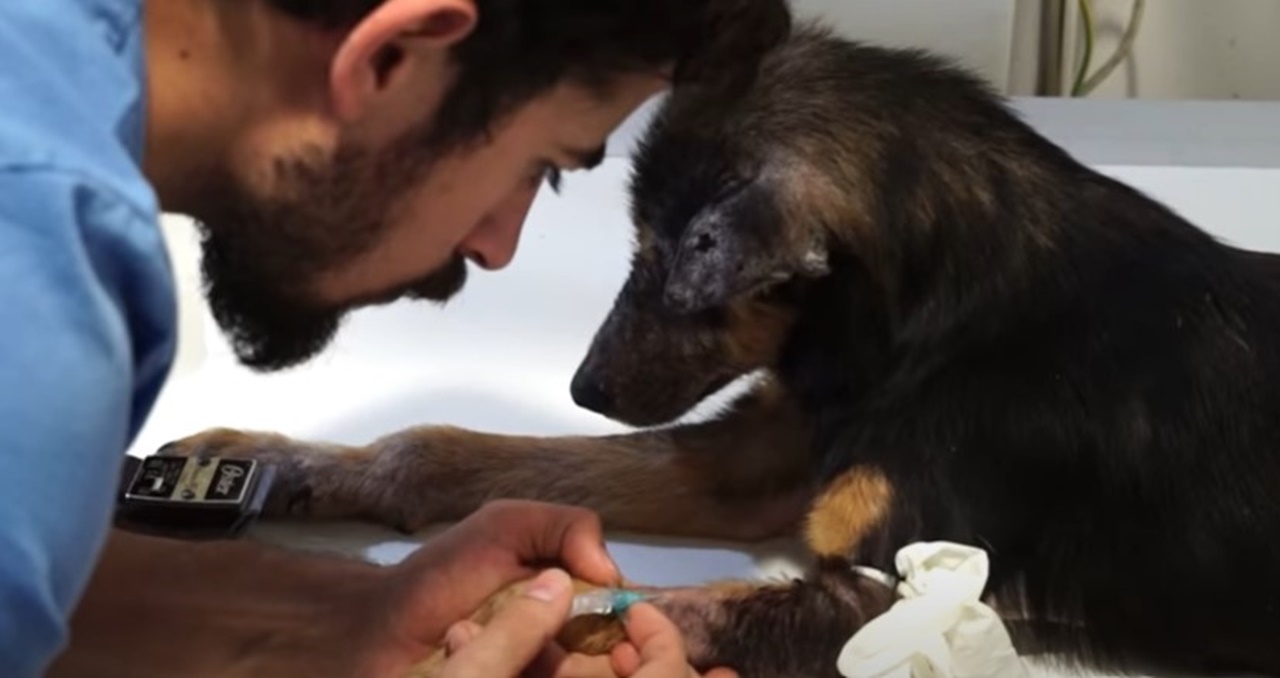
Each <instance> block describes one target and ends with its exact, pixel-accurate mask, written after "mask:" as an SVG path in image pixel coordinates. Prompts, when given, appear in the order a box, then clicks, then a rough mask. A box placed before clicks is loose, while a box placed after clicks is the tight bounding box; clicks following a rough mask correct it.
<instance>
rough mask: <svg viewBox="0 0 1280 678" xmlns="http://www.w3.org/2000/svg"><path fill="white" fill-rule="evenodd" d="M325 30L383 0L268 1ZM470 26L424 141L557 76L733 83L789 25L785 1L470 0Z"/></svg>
mask: <svg viewBox="0 0 1280 678" xmlns="http://www.w3.org/2000/svg"><path fill="white" fill-rule="evenodd" d="M267 1H268V2H270V3H271V4H272V5H273V6H275V7H276V8H278V9H280V10H281V11H283V12H286V13H288V14H290V15H292V16H294V17H296V18H298V19H301V20H305V21H309V22H313V23H316V24H318V25H321V26H324V27H327V28H341V27H347V26H353V25H355V24H356V23H357V22H359V21H360V20H361V19H362V18H363V17H365V16H366V15H367V14H368V13H369V12H371V11H373V10H374V9H375V8H376V7H377V6H378V5H381V4H382V2H383V0H267ZM475 1H476V6H477V11H478V15H479V20H478V23H477V25H476V28H475V30H474V31H473V32H472V34H471V35H469V36H468V37H467V38H466V39H465V40H463V41H462V42H461V43H459V44H458V45H457V46H456V47H455V48H454V51H453V58H454V60H455V63H456V64H457V66H458V69H459V72H458V79H457V81H456V83H457V84H455V85H454V87H453V90H452V91H451V92H450V93H449V95H448V96H447V97H446V99H445V101H444V103H443V105H442V106H441V108H440V110H439V111H438V112H437V115H436V117H435V119H434V120H433V125H432V131H431V135H430V143H431V144H432V145H433V146H450V145H453V144H458V143H463V142H467V141H470V140H473V139H475V138H477V137H480V136H483V135H484V134H485V133H486V132H487V131H488V129H489V126H490V125H491V124H493V123H494V121H495V120H497V119H498V118H500V117H501V116H503V115H505V114H507V113H510V112H511V111H513V110H514V109H515V108H518V107H519V106H521V105H522V104H524V103H527V102H528V101H529V100H530V99H532V98H534V97H535V96H537V95H539V94H541V93H543V92H545V91H546V90H547V89H549V88H550V87H552V86H554V85H556V84H557V83H559V82H561V81H563V80H565V79H570V80H572V81H574V82H578V83H582V84H585V85H587V86H589V87H592V88H599V87H603V86H607V85H608V83H609V82H610V81H611V80H612V79H613V78H614V77H615V76H617V75H619V74H623V73H628V72H638V71H651V70H653V69H655V68H658V67H660V66H663V65H666V64H671V65H673V66H674V67H675V73H674V79H673V85H676V86H679V85H680V84H682V83H687V82H699V83H705V84H708V85H712V86H726V87H735V86H739V85H742V84H745V83H746V82H749V81H750V79H751V78H752V77H754V74H755V71H756V68H757V65H758V63H759V60H760V58H761V57H762V55H763V53H764V52H766V51H767V50H769V49H770V48H772V47H773V46H774V45H776V44H778V43H779V42H781V41H782V39H783V38H784V37H785V36H786V35H787V33H788V32H789V31H790V28H791V12H790V8H789V7H788V0H475Z"/></svg>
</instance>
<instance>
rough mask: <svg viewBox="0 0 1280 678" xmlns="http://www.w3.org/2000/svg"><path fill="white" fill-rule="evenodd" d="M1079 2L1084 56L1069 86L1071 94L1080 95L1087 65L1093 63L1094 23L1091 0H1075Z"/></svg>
mask: <svg viewBox="0 0 1280 678" xmlns="http://www.w3.org/2000/svg"><path fill="white" fill-rule="evenodd" d="M1077 1H1078V2H1079V4H1080V18H1081V20H1082V21H1083V23H1084V57H1083V58H1082V59H1081V60H1080V66H1079V67H1078V68H1077V69H1076V81H1075V84H1074V85H1072V86H1071V96H1073V97H1076V96H1080V94H1081V93H1083V92H1084V81H1085V78H1086V77H1088V74H1089V66H1091V65H1092V63H1093V40H1094V35H1093V31H1094V23H1093V2H1092V1H1091V0H1077Z"/></svg>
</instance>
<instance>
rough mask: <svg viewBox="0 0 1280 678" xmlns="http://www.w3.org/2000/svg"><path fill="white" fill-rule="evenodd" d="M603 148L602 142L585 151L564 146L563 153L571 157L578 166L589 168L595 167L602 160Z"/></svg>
mask: <svg viewBox="0 0 1280 678" xmlns="http://www.w3.org/2000/svg"><path fill="white" fill-rule="evenodd" d="M604 149H605V145H604V144H600V145H599V146H597V147H595V148H592V149H589V150H585V151H584V150H581V149H577V148H566V149H565V154H566V155H568V156H569V157H571V158H573V160H574V162H575V163H577V165H578V167H580V168H582V169H587V170H589V169H595V168H596V167H598V166H600V163H602V162H604Z"/></svg>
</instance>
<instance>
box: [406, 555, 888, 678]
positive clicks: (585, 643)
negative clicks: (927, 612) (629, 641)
mask: <svg viewBox="0 0 1280 678" xmlns="http://www.w3.org/2000/svg"><path fill="white" fill-rule="evenodd" d="M522 585H523V584H518V585H516V586H513V587H511V588H509V589H507V590H505V591H503V592H501V593H500V594H498V595H497V596H494V597H493V598H492V599H490V601H489V602H488V603H487V604H486V605H485V606H484V607H483V608H482V609H480V610H479V611H477V612H476V613H475V614H474V615H473V616H472V620H473V621H476V622H477V623H480V624H481V625H483V624H484V623H485V622H486V621H487V620H488V619H489V618H490V616H491V615H492V614H493V612H494V611H495V610H496V609H497V608H498V607H499V606H500V604H501V603H502V601H504V600H506V598H508V597H509V596H511V595H513V594H514V592H515V591H517V590H518V587H519V586H522ZM587 588H589V587H588V586H587V585H582V589H583V590H586V589H587ZM638 590H641V591H645V592H646V593H648V598H647V602H649V603H651V604H653V605H654V606H655V607H657V608H658V609H659V610H661V611H662V612H663V613H665V614H666V615H667V616H668V617H669V618H670V619H671V620H672V621H673V622H675V624H676V625H677V626H679V627H680V629H681V631H682V632H683V636H684V641H685V644H686V647H687V649H688V652H689V659H690V663H692V664H693V665H694V667H695V668H698V669H701V670H707V669H710V668H712V667H716V666H725V667H729V668H732V669H734V670H735V671H737V672H738V674H739V675H741V676H743V678H826V677H830V678H838V676H839V673H838V672H837V671H836V659H837V658H838V657H839V655H840V650H841V649H842V648H843V647H844V644H845V642H847V641H848V640H849V638H850V637H852V636H853V634H854V633H856V632H857V630H858V629H860V628H862V626H863V625H865V624H866V623H867V622H868V621H870V620H871V619H873V618H875V617H876V616H878V615H880V614H881V613H883V612H884V611H885V610H887V609H888V608H889V606H890V605H891V604H892V603H893V593H892V591H891V590H890V589H889V587H887V586H885V585H884V584H882V583H880V582H878V581H876V580H873V579H870V578H867V577H863V576H860V575H858V574H856V573H854V572H853V571H852V570H850V569H849V568H848V567H845V566H842V565H837V564H835V563H826V564H824V565H822V566H820V567H819V569H818V570H816V571H815V572H814V573H813V574H811V575H810V576H809V577H807V578H806V579H804V580H803V581H794V582H789V583H781V582H780V583H760V582H721V583H717V584H711V585H708V586H701V587H689V588H649V589H646V588H640V589H638ZM625 639H626V634H625V632H624V631H623V628H622V624H621V622H620V621H618V620H617V619H615V618H613V617H604V616H595V615H591V616H584V617H578V618H575V619H573V620H570V622H569V623H568V624H567V625H566V626H565V627H564V628H563V629H562V630H561V632H560V634H559V635H558V637H557V640H558V641H559V643H560V644H561V645H562V646H563V647H564V648H565V649H567V650H570V651H573V652H579V653H583V654H588V655H603V654H608V653H609V652H610V651H611V650H612V649H613V648H614V647H615V646H617V645H618V644H620V643H622V642H623V641H625ZM443 661H444V653H443V650H441V651H438V652H437V653H436V654H435V655H434V656H432V657H431V658H430V659H428V660H427V661H426V662H424V663H423V664H421V665H420V666H419V667H418V669H417V671H416V672H415V673H414V674H413V676H414V678H432V677H433V676H435V675H437V674H438V672H439V670H440V666H441V664H442V662H443Z"/></svg>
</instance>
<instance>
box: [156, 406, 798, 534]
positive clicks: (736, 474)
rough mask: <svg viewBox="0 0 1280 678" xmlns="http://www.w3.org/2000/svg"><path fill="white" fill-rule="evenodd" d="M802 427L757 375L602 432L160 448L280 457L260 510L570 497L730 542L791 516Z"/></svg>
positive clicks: (370, 513)
mask: <svg viewBox="0 0 1280 678" xmlns="http://www.w3.org/2000/svg"><path fill="white" fill-rule="evenodd" d="M809 431H810V429H809V425H808V421H807V419H806V418H805V417H804V416H803V415H802V414H801V413H800V412H799V410H798V408H797V407H796V406H795V405H794V403H793V402H792V401H791V400H790V399H789V398H788V397H786V395H785V394H783V393H781V392H780V391H779V390H777V388H776V387H774V386H772V385H769V384H765V385H763V386H761V387H759V388H758V389H757V390H756V391H754V392H753V393H751V394H749V395H748V396H746V397H745V398H743V399H742V400H740V401H739V402H738V403H736V404H735V406H734V407H733V408H731V409H730V410H729V411H728V412H727V413H726V414H724V415H723V416H721V417H719V418H717V419H714V420H712V421H708V422H704V423H698V424H691V425H686V426H679V427H673V428H668V429H659V430H652V431H641V432H637V433H632V434H627V435H615V436H602V437H581V436H565V437H530V436H508V435H494V434H486V433H481V432H476V431H470V430H465V429H458V428H452V427H422V428H414V429H408V430H404V431H401V432H398V433H395V434H393V435H389V436H387V437H385V438H382V439H379V440H377V441H375V442H373V443H372V444H370V445H367V446H363V447H343V446H337V445H327V444H313V443H309V442H305V441H301V440H296V439H292V438H288V437H284V436H280V435H276V434H269V433H253V432H243V431H233V430H227V429H214V430H210V431H206V432H203V433H200V434H197V435H195V436H192V437H189V438H186V439H183V440H180V441H177V442H175V443H171V444H170V445H167V446H165V448H163V449H162V454H175V455H204V456H229V457H252V458H257V459H262V460H264V461H267V462H270V463H273V464H275V465H276V466H277V467H278V469H279V480H278V481H277V484H276V487H275V490H274V491H273V493H272V496H271V500H270V504H269V506H268V507H267V515H268V517H284V516H290V517H296V518H304V519H361V520H370V521H374V522H379V523H383V524H388V525H391V526H394V527H397V528H400V529H403V530H407V531H415V530H418V529H420V528H422V527H425V526H427V525H429V524H432V523H435V522H440V521H453V520H457V519H460V518H462V517H464V516H466V515H467V514H469V513H471V512H472V511H475V510H476V509H477V508H479V507H480V506H481V505H483V504H484V503H486V502H488V501H491V500H495V499H503V498H510V499H530V500H538V501H546V502H554V503H561V504H571V505H577V506H582V507H585V508H589V509H592V510H594V511H596V512H597V513H599V514H600V516H601V518H602V520H603V522H604V524H605V527H606V528H607V529H610V530H624V531H632V532H638V533H648V534H662V535H667V536H686V537H702V538H719V539H735V540H755V539H763V538H769V537H773V536H778V535H780V534H782V533H784V532H787V531H789V530H791V529H792V528H795V527H798V525H799V521H800V518H801V516H802V515H803V514H804V512H805V510H806V508H807V507H808V503H809V501H810V499H811V498H812V488H811V487H810V485H809V475H808V472H807V462H808V456H807V455H808V446H809V435H810V433H809Z"/></svg>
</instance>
